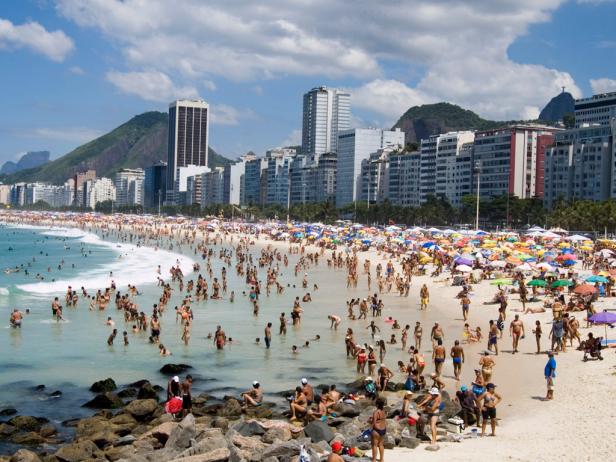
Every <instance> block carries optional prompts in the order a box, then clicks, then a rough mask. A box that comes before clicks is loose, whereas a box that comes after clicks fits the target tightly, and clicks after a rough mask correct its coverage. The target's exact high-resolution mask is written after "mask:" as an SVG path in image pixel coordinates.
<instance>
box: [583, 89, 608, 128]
mask: <svg viewBox="0 0 616 462" xmlns="http://www.w3.org/2000/svg"><path fill="white" fill-rule="evenodd" d="M615 117H616V92H612V93H602V94H599V95H593V96H591V97H589V98H582V99H578V100H576V101H575V126H576V127H577V128H580V127H583V126H585V125H606V126H607V125H610V122H611V120H612V119H613V118H615Z"/></svg>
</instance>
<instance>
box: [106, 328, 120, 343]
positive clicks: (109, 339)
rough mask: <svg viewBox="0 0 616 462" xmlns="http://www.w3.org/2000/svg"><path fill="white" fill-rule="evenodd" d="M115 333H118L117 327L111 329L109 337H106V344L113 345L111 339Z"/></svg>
mask: <svg viewBox="0 0 616 462" xmlns="http://www.w3.org/2000/svg"><path fill="white" fill-rule="evenodd" d="M116 335H118V329H113V332H111V335H110V336H109V338H107V345H109V346H112V345H113V341H114V340H115V338H116Z"/></svg>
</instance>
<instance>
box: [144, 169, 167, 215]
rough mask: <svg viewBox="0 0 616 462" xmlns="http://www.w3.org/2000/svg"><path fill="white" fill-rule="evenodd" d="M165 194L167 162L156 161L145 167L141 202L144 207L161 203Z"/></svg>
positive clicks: (151, 206) (156, 205)
mask: <svg viewBox="0 0 616 462" xmlns="http://www.w3.org/2000/svg"><path fill="white" fill-rule="evenodd" d="M166 194H167V162H163V161H158V162H157V163H156V164H154V165H151V166H150V167H147V168H146V169H145V179H144V181H143V204H144V207H146V208H156V207H158V206H159V205H162V204H163V202H164V201H165V198H166Z"/></svg>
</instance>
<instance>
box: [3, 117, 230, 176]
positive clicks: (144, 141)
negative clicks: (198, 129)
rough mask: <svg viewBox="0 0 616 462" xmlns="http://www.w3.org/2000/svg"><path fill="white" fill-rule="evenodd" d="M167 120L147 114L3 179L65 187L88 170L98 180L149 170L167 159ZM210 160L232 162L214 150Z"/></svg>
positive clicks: (213, 164) (212, 164)
mask: <svg viewBox="0 0 616 462" xmlns="http://www.w3.org/2000/svg"><path fill="white" fill-rule="evenodd" d="M168 120H169V116H168V114H167V113H164V112H155V111H153V112H145V113H143V114H140V115H137V116H135V117H133V118H132V119H130V120H129V121H128V122H126V123H124V124H122V125H120V126H119V127H117V128H115V129H114V130H112V131H110V132H109V133H107V134H105V135H103V136H101V137H99V138H96V139H95V140H92V141H90V142H89V143H86V144H84V145H82V146H79V147H78V148H76V149H74V150H73V151H71V152H69V153H68V154H66V155H64V156H62V157H59V158H58V159H56V160H54V161H51V162H48V163H46V164H44V165H42V166H39V167H36V168H31V169H27V170H22V171H20V172H17V173H14V174H12V175H7V176H5V177H4V178H1V179H2V181H4V182H5V183H15V182H19V181H46V182H50V183H54V184H63V183H64V182H65V181H66V180H67V179H68V178H69V177H71V176H72V175H74V174H75V173H77V172H82V171H85V170H88V169H94V170H96V174H97V175H98V176H99V177H101V176H106V177H113V174H114V173H115V172H117V171H118V170H120V169H122V168H145V167H148V166H150V165H152V164H154V163H156V162H157V161H158V160H160V159H166V158H167V133H168ZM208 159H209V165H210V167H218V166H224V165H226V164H228V163H231V162H232V160H230V159H227V158H226V157H223V156H221V155H220V154H218V153H216V152H215V151H214V150H213V149H212V148H210V149H209V153H208Z"/></svg>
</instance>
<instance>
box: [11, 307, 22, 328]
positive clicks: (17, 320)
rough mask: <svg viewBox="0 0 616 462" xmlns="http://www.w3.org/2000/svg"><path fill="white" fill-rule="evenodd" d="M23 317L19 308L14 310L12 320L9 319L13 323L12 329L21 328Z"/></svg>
mask: <svg viewBox="0 0 616 462" xmlns="http://www.w3.org/2000/svg"><path fill="white" fill-rule="evenodd" d="M22 318H23V316H22V314H21V311H19V310H18V309H17V308H15V309H14V310H13V312H12V313H11V318H10V319H9V322H10V323H11V327H13V328H15V329H16V328H18V327H21V320H22Z"/></svg>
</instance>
